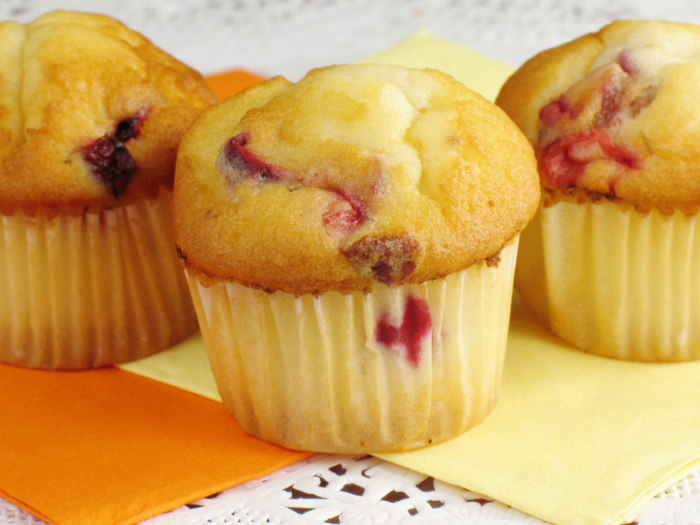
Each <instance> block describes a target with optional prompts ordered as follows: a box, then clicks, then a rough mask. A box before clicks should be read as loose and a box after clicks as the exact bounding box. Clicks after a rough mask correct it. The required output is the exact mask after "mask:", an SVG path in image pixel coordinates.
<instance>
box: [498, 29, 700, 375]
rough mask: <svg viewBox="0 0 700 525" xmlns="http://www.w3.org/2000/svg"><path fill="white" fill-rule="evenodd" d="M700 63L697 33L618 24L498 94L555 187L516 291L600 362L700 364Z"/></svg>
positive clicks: (529, 243)
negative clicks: (699, 304)
mask: <svg viewBox="0 0 700 525" xmlns="http://www.w3.org/2000/svg"><path fill="white" fill-rule="evenodd" d="M699 57H700V28H698V27H696V26H694V25H690V24H681V23H671V22H661V21H642V20H628V21H617V22H614V23H612V24H610V25H607V26H606V27H604V28H602V29H601V30H600V31H599V32H598V33H595V34H588V35H584V36H582V37H580V38H577V39H576V40H573V41H571V42H568V43H566V44H564V45H561V46H559V47H556V48H553V49H550V50H547V51H544V52H543V53H540V54H539V55H537V56H535V57H533V58H532V59H530V60H529V61H527V62H526V63H525V64H524V65H523V66H522V67H521V68H520V69H519V70H518V71H516V72H515V73H514V74H513V76H512V77H511V78H510V79H509V80H508V81H507V82H506V84H505V85H504V86H503V88H502V90H501V92H500V94H499V96H498V98H497V101H496V102H497V104H498V105H499V106H500V107H502V108H503V109H504V110H505V111H506V113H507V114H508V115H509V116H510V117H511V118H512V119H513V120H514V121H515V122H516V124H517V125H518V126H519V127H520V128H521V129H522V130H523V132H524V133H525V135H526V136H527V137H528V139H529V140H530V142H531V143H532V145H533V146H534V148H535V152H536V155H537V160H538V166H539V173H540V180H541V185H542V199H541V204H540V207H539V210H538V213H537V215H536V217H535V219H534V220H533V221H532V223H531V224H530V225H529V226H528V228H527V229H526V230H525V232H524V233H523V236H522V239H521V247H520V248H521V249H520V253H519V255H518V265H517V270H516V277H515V286H516V289H517V291H518V292H519V293H520V295H521V296H522V297H523V299H524V300H525V301H526V303H528V304H529V305H530V307H531V308H532V309H533V310H534V312H535V313H536V314H537V316H538V317H539V318H540V319H541V320H542V321H543V322H544V323H545V324H546V325H548V326H549V327H550V328H551V330H552V331H553V332H554V333H556V334H558V335H559V336H561V337H562V338H563V339H565V340H567V341H568V342H570V343H572V344H573V345H574V346H575V347H577V348H579V349H581V350H585V351H586V352H590V353H593V354H597V355H602V356H607V357H613V358H619V359H626V360H635V361H651V362H667V361H686V360H692V359H698V358H700V309H698V308H697V307H696V304H697V302H698V301H699V300H700V229H696V227H695V216H696V214H697V212H698V208H699V207H700V176H699V174H700V146H699V145H698V141H697V138H698V136H700V104H698V101H699V100H700V94H699V93H698V91H697V86H698V85H700V61H698V58H699Z"/></svg>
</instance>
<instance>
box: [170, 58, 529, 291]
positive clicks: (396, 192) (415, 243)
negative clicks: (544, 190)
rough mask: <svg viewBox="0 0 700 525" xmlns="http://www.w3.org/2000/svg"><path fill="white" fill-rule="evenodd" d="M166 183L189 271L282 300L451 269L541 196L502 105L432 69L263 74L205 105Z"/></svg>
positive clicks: (499, 237) (487, 245)
mask: <svg viewBox="0 0 700 525" xmlns="http://www.w3.org/2000/svg"><path fill="white" fill-rule="evenodd" d="M175 179H176V180H175V230H176V241H177V244H178V248H179V250H180V253H181V256H182V258H183V259H184V260H185V262H186V266H187V267H188V269H189V270H190V271H196V272H199V273H200V274H203V275H206V276H210V277H211V278H212V279H232V280H235V281H237V282H239V283H242V284H245V285H247V286H252V287H258V288H263V289H265V290H269V291H275V290H282V291H286V292H289V293H294V294H305V293H312V294H318V293H323V292H325V291H330V290H336V291H341V292H349V291H352V290H362V291H370V290H371V289H372V287H373V286H375V285H376V284H377V283H383V284H389V285H399V284H404V283H418V282H424V281H427V280H430V279H434V278H438V277H443V276H445V275H447V274H450V273H453V272H455V271H459V270H462V269H465V268H467V267H469V266H470V265H472V264H473V263H475V262H477V261H482V260H485V259H486V258H488V257H491V256H494V254H497V252H498V251H499V250H500V249H501V247H502V246H503V245H504V244H505V243H507V242H509V241H510V240H511V239H513V237H515V236H516V235H517V234H518V233H519V232H520V231H521V230H522V229H523V228H524V226H525V225H526V224H527V222H528V221H529V220H530V219H531V218H532V216H533V214H534V212H535V209H536V206H537V201H538V198H539V191H538V183H537V173H536V166H535V159H534V155H533V152H532V148H531V147H530V145H529V144H528V143H527V140H525V138H524V137H523V136H522V133H521V132H520V131H519V130H518V129H517V128H516V126H515V125H514V124H513V123H512V122H511V121H510V120H509V119H508V118H507V117H506V116H505V114H504V113H503V112H502V111H501V110H500V109H498V108H497V107H496V106H495V105H493V104H491V103H490V102H488V101H486V100H485V99H483V98H482V97H481V96H479V95H477V94H476V93H474V92H472V91H470V90H469V89H467V88H466V87H465V86H464V85H462V84H461V83H459V82H457V81H455V80H454V79H452V78H451V77H449V76H448V75H445V74H443V73H440V72H437V71H432V70H412V69H406V68H402V67H397V66H380V65H356V66H333V67H329V68H324V69H317V70H314V71H312V72H310V73H309V74H308V75H307V76H306V77H305V78H304V79H302V80H301V81H299V82H298V83H296V84H292V83H290V82H288V81H287V80H285V79H283V78H281V77H276V78H273V79H270V80H268V81H266V82H264V83H262V84H259V85H256V86H253V87H251V88H249V89H248V90H246V91H244V92H243V93H241V94H239V95H237V96H235V97H232V98H230V99H228V100H227V101H226V102H224V103H221V104H219V105H217V106H214V107H212V108H210V109H209V110H207V111H205V112H204V113H203V114H202V115H201V116H200V118H198V119H197V121H196V122H195V124H194V125H193V127H192V128H191V129H190V130H189V131H188V133H187V134H186V135H185V137H184V138H183V141H182V143H181V147H180V151H179V154H178V161H177V168H176V177H175ZM491 260H492V261H495V258H492V259H491Z"/></svg>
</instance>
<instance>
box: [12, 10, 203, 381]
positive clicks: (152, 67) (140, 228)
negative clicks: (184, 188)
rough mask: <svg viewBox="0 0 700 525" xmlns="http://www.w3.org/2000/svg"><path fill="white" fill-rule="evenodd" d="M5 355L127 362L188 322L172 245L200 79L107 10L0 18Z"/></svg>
mask: <svg viewBox="0 0 700 525" xmlns="http://www.w3.org/2000/svg"><path fill="white" fill-rule="evenodd" d="M0 49H1V50H2V52H1V53H0V62H1V64H0V107H1V110H0V213H1V214H2V222H3V224H2V228H3V232H2V235H0V361H2V362H4V363H9V364H13V365H21V366H26V367H36V368H49V369H84V368H91V367H98V366H104V365H111V364H115V363H121V362H125V361H130V360H133V359H137V358H139V357H143V356H146V355H149V354H152V353H154V352H157V351H159V350H163V349H165V348H167V347H169V346H170V345H172V344H173V343H175V342H176V341H178V340H180V339H183V338H184V337H185V336H187V335H189V334H190V333H192V332H193V331H195V330H196V327H197V323H196V316H195V313H194V308H193V306H192V303H191V299H190V296H189V291H188V289H187V283H186V281H185V278H184V273H183V271H182V268H181V264H180V263H179V261H178V259H177V255H176V252H175V243H174V236H173V229H172V183H173V175H174V169H175V158H176V154H177V147H178V143H179V140H180V138H181V136H182V134H183V133H184V131H185V129H186V128H187V127H188V126H189V125H190V124H191V122H192V121H193V120H194V118H195V117H196V116H197V115H198V114H199V113H200V112H201V111H202V110H203V109H204V108H205V107H207V106H209V105H211V104H212V103H214V102H215V101H216V99H215V96H214V94H213V93H212V92H211V90H210V89H209V88H208V87H207V85H206V83H205V81H204V79H203V78H202V76H201V75H199V74H198V73H196V72H195V71H193V70H192V69H190V68H188V67H186V66H185V65H183V64H181V63H179V62H178V61H176V60H175V59H174V58H172V57H171V56H169V55H167V54H166V53H164V52H163V51H161V50H159V49H157V48H156V47H154V46H153V44H152V43H151V42H149V41H148V40H147V39H146V38H144V37H143V36H141V35H139V34H138V33H135V32H134V31H131V30H129V29H127V28H126V27H124V26H123V25H122V24H121V23H119V22H117V21H116V20H113V19H111V18H109V17H106V16H101V15H94V14H87V13H77V12H66V11H56V12H52V13H49V14H47V15H44V16H42V17H40V18H37V19H36V20H34V21H33V22H31V23H28V24H26V25H22V24H20V23H17V22H4V23H2V24H0Z"/></svg>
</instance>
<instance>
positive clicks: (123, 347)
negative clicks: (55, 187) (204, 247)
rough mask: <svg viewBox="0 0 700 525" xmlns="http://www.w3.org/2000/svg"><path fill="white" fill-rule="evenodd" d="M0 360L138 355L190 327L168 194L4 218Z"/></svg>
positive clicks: (44, 362) (75, 362)
mask: <svg viewBox="0 0 700 525" xmlns="http://www.w3.org/2000/svg"><path fill="white" fill-rule="evenodd" d="M2 224H3V232H2V235H0V361H1V362H4V363H9V364H13V365H19V366H25V367H32V368H46V369H86V368H93V367H100V366H105V365H112V364H117V363H124V362H127V361H132V360H135V359H139V358H141V357H145V356H147V355H150V354H153V353H155V352H158V351H160V350H164V349H166V348H168V347H170V346H171V345H172V344H174V343H176V342H177V341H180V340H181V339H184V338H185V337H186V336H187V335H189V334H191V333H192V332H194V331H195V330H196V328H197V321H196V316H195V312H194V308H193V306H192V302H191V299H190V297H189V290H188V288H187V283H186V281H185V277H184V272H183V271H182V267H181V264H180V262H179V260H178V259H177V254H176V252H175V242H174V235H173V230H172V192H171V191H168V190H165V189H163V190H161V192H160V194H159V195H158V197H157V199H154V200H153V201H148V200H143V201H142V202H139V203H136V204H131V205H126V206H121V207H117V208H113V209H109V210H104V211H102V212H99V213H84V214H82V215H79V216H72V215H70V214H68V213H61V214H58V215H56V216H49V215H47V213H46V212H41V213H39V214H38V215H36V216H27V215H25V214H24V213H22V212H16V213H15V214H13V215H11V216H3V217H2Z"/></svg>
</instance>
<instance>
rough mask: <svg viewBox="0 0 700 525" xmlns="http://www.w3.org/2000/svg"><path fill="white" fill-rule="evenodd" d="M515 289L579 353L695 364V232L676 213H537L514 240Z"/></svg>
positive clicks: (613, 206) (555, 209)
mask: <svg viewBox="0 0 700 525" xmlns="http://www.w3.org/2000/svg"><path fill="white" fill-rule="evenodd" d="M515 281H516V289H517V290H518V291H519V293H520V295H521V296H522V297H523V299H524V300H525V301H526V302H527V303H528V304H529V305H530V306H531V307H532V308H533V310H534V311H535V313H536V314H537V316H538V317H539V318H540V319H541V320H542V321H543V322H544V323H546V324H547V325H548V326H549V327H550V328H551V330H552V331H553V332H554V333H556V334H557V335H559V336H560V337H562V338H563V339H565V340H567V341H569V342H570V343H572V344H573V345H575V346H576V347H578V348H580V349H583V350H585V351H587V352H590V353H594V354H598V355H603V356H607V357H614V358H619V359H626V360H635V361H654V362H657V361H658V362H665V361H687V360H692V359H698V358H700V309H699V308H698V307H697V304H698V302H699V301H700V230H698V229H697V228H696V220H695V217H694V216H692V217H688V216H685V215H683V214H681V213H675V214H674V215H671V216H668V215H662V214H661V213H659V212H658V211H656V210H652V211H651V212H650V213H648V214H646V215H642V214H640V213H638V212H637V211H635V210H634V209H633V208H632V207H629V206H626V205H623V204H618V203H614V202H600V203H584V204H577V203H570V202H566V201H560V202H558V203H556V204H554V205H552V206H550V207H542V206H541V207H540V210H539V211H538V213H537V216H536V217H535V219H534V220H533V221H532V222H531V223H530V225H529V226H528V227H527V228H526V230H525V232H523V235H522V242H521V246H520V254H519V256H518V266H517V269H516V278H515Z"/></svg>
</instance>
